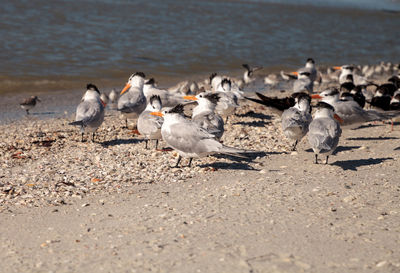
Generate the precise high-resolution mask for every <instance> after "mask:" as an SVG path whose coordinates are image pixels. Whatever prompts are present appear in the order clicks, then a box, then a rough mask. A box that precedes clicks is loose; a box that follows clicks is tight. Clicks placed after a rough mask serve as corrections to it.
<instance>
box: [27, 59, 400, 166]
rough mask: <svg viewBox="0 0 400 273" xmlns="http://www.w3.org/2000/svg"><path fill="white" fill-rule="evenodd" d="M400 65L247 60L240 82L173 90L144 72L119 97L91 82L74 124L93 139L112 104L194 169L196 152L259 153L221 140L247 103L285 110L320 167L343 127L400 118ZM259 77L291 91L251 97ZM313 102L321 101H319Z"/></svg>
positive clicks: (218, 78) (286, 127)
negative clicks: (269, 67) (268, 64)
mask: <svg viewBox="0 0 400 273" xmlns="http://www.w3.org/2000/svg"><path fill="white" fill-rule="evenodd" d="M399 66H400V65H393V64H391V63H381V64H379V65H376V66H370V65H368V66H355V65H342V66H340V67H338V66H336V67H327V68H326V69H322V68H318V69H317V67H316V65H315V61H314V60H313V59H311V58H309V59H307V61H306V64H305V66H304V67H301V68H299V69H298V70H297V71H295V72H291V73H287V72H284V71H281V72H280V73H277V74H269V75H267V76H265V77H264V78H262V77H260V75H256V74H257V73H255V72H256V71H261V70H262V67H254V68H252V67H250V66H249V65H247V64H244V65H243V67H244V68H245V72H244V75H243V78H242V79H237V78H233V77H228V76H222V75H217V74H216V73H212V74H211V76H210V77H209V78H207V79H205V80H204V81H199V82H189V81H184V82H180V83H178V84H177V85H175V86H172V87H170V88H168V89H160V88H158V87H157V84H156V82H155V80H154V79H153V78H150V79H146V76H145V74H144V73H143V72H136V73H134V74H132V75H131V76H130V77H129V79H128V81H127V83H126V85H125V87H124V88H123V89H122V91H121V92H120V93H119V94H118V93H117V91H116V90H114V89H113V90H112V91H111V92H110V93H109V95H107V94H105V93H100V91H99V89H98V88H97V87H96V86H95V85H93V84H88V85H87V87H86V92H85V94H84V96H83V98H82V101H81V102H80V103H79V105H78V106H77V109H76V117H75V121H73V122H70V123H69V125H73V126H79V127H80V132H81V136H82V141H84V133H85V132H88V133H92V141H95V132H96V130H97V128H98V127H99V126H100V125H101V124H102V122H103V120H104V112H105V109H106V104H107V103H111V104H113V105H115V107H116V109H117V110H118V111H119V112H120V113H121V114H123V115H124V117H125V126H126V127H127V126H128V119H129V120H133V121H134V122H135V124H136V128H137V131H138V133H139V134H140V135H142V136H143V137H144V138H145V144H146V149H147V148H148V142H149V141H155V149H158V143H159V141H160V140H164V142H165V143H166V144H167V145H168V147H169V148H172V149H174V150H176V151H177V153H178V154H179V157H178V161H177V163H176V165H175V166H174V167H179V164H180V162H181V159H182V158H188V159H189V164H188V166H191V163H192V159H193V158H195V157H203V156H208V155H213V154H226V155H230V156H235V157H240V158H248V157H249V156H251V155H253V154H254V153H257V151H249V150H244V149H241V148H237V147H229V146H226V145H224V144H223V143H222V142H221V137H222V135H223V134H224V128H225V126H224V125H225V124H226V123H227V122H228V120H229V116H230V115H232V114H234V113H235V109H236V108H237V107H240V104H241V103H242V102H243V101H244V100H248V101H252V102H255V103H259V104H262V105H264V106H267V107H268V108H270V109H273V110H274V111H278V112H279V113H280V114H281V125H282V131H283V133H284V135H285V136H286V137H287V138H288V139H290V140H292V141H293V142H294V144H293V148H292V149H293V150H296V147H297V144H298V143H299V142H300V141H301V140H302V139H303V138H304V137H305V136H307V138H308V143H309V145H310V147H311V148H312V150H313V151H314V154H315V163H317V164H318V156H319V155H321V154H323V155H325V156H326V159H325V164H327V163H328V158H329V156H330V155H331V154H332V153H333V152H334V151H335V149H336V147H337V145H338V143H339V139H340V136H341V133H342V129H341V127H343V126H354V125H357V124H360V123H364V122H369V121H378V120H389V119H392V118H394V117H397V116H399V115H400V73H399V70H400V67H399ZM383 75H386V76H387V78H388V80H387V82H384V83H377V82H375V81H374V79H375V77H377V76H380V77H382V76H383ZM260 81H262V82H263V85H264V87H265V88H270V89H272V88H276V87H277V86H280V85H282V84H284V85H286V86H289V87H288V88H287V89H288V90H287V91H289V92H290V93H291V95H290V96H289V97H284V98H278V97H269V96H266V95H264V94H262V93H260V92H261V90H260V92H255V95H256V96H257V97H249V96H245V92H244V91H243V90H244V89H245V88H246V87H247V86H249V85H252V84H254V83H255V82H260ZM316 89H318V90H319V92H316ZM246 95H251V93H246ZM313 100H318V102H317V103H313ZM37 101H40V100H39V99H38V98H37V97H36V96H35V97H33V96H32V97H31V98H29V99H26V100H25V101H24V102H22V103H21V104H20V105H21V107H22V108H23V109H25V110H26V112H27V114H29V110H30V109H32V108H33V107H34V106H35V104H36V102H37ZM313 109H316V110H315V111H313ZM188 112H191V115H188V114H187V113H188ZM313 112H314V113H313ZM392 126H393V123H392Z"/></svg>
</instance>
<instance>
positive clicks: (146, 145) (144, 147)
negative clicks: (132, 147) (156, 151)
mask: <svg viewBox="0 0 400 273" xmlns="http://www.w3.org/2000/svg"><path fill="white" fill-rule="evenodd" d="M145 142H146V146H145V147H144V148H145V149H146V150H147V149H148V148H147V142H149V140H148V139H146V140H145Z"/></svg>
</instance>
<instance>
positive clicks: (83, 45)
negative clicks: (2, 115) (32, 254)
mask: <svg viewBox="0 0 400 273" xmlns="http://www.w3.org/2000/svg"><path fill="white" fill-rule="evenodd" d="M0 18H1V20H0V37H1V43H0V59H1V62H0V94H1V93H8V94H10V93H22V92H23V93H34V92H51V91H59V90H65V89H80V88H84V86H85V85H86V83H87V82H93V83H95V84H97V85H98V86H99V87H100V89H101V88H102V87H110V86H121V87H122V86H123V84H124V82H125V81H126V80H127V78H128V77H129V75H130V74H131V73H133V72H135V71H143V72H145V73H146V74H147V75H148V76H153V77H155V78H156V79H158V80H159V81H161V82H163V81H164V82H167V81H168V82H171V83H173V82H176V81H178V80H179V79H182V78H188V77H194V76H199V75H208V74H209V73H211V72H224V73H226V72H228V73H229V72H231V73H236V72H238V71H241V64H242V63H249V64H251V65H262V66H264V67H268V68H269V69H271V71H273V70H278V69H281V68H296V67H298V66H301V65H303V64H304V61H305V59H306V58H308V57H313V58H314V59H315V60H316V61H317V63H318V64H325V65H340V64H346V63H362V64H367V63H371V64H374V63H378V62H380V61H391V62H395V63H398V62H400V57H399V53H400V43H399V42H398V41H399V38H398V31H399V29H400V3H399V2H398V1H390V0H387V1H375V0H358V1H357V0H338V1H336V0H335V1H333V0H331V1H329V0H327V1H322V0H321V1H317V0H313V1H311V0H310V1H308V0H306V1H300V0H296V1H295V0H270V1H268V0H264V1H263V0H258V1H257V0H243V1H234V0H230V1H222V0H221V1H206V0H202V1H200V0H176V1H166V0H152V1H148V0H138V1H128V0H116V1H112V0H81V1H72V0H54V1H44V0H35V1H31V0H19V1H3V2H2V4H1V5H0Z"/></svg>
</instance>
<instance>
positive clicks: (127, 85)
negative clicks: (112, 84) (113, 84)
mask: <svg viewBox="0 0 400 273" xmlns="http://www.w3.org/2000/svg"><path fill="white" fill-rule="evenodd" d="M129 88H131V85H130V84H129V83H127V84H126V85H125V87H124V89H122V91H121V93H120V94H119V95H122V94H124V93H125V92H126V91H127V90H129Z"/></svg>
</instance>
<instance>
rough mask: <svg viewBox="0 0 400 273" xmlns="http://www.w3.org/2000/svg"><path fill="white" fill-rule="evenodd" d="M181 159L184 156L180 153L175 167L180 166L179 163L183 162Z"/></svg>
mask: <svg viewBox="0 0 400 273" xmlns="http://www.w3.org/2000/svg"><path fill="white" fill-rule="evenodd" d="M181 159H182V157H181V155H179V157H178V161H177V162H176V164H175V166H174V167H173V168H179V163H180V162H181Z"/></svg>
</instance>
